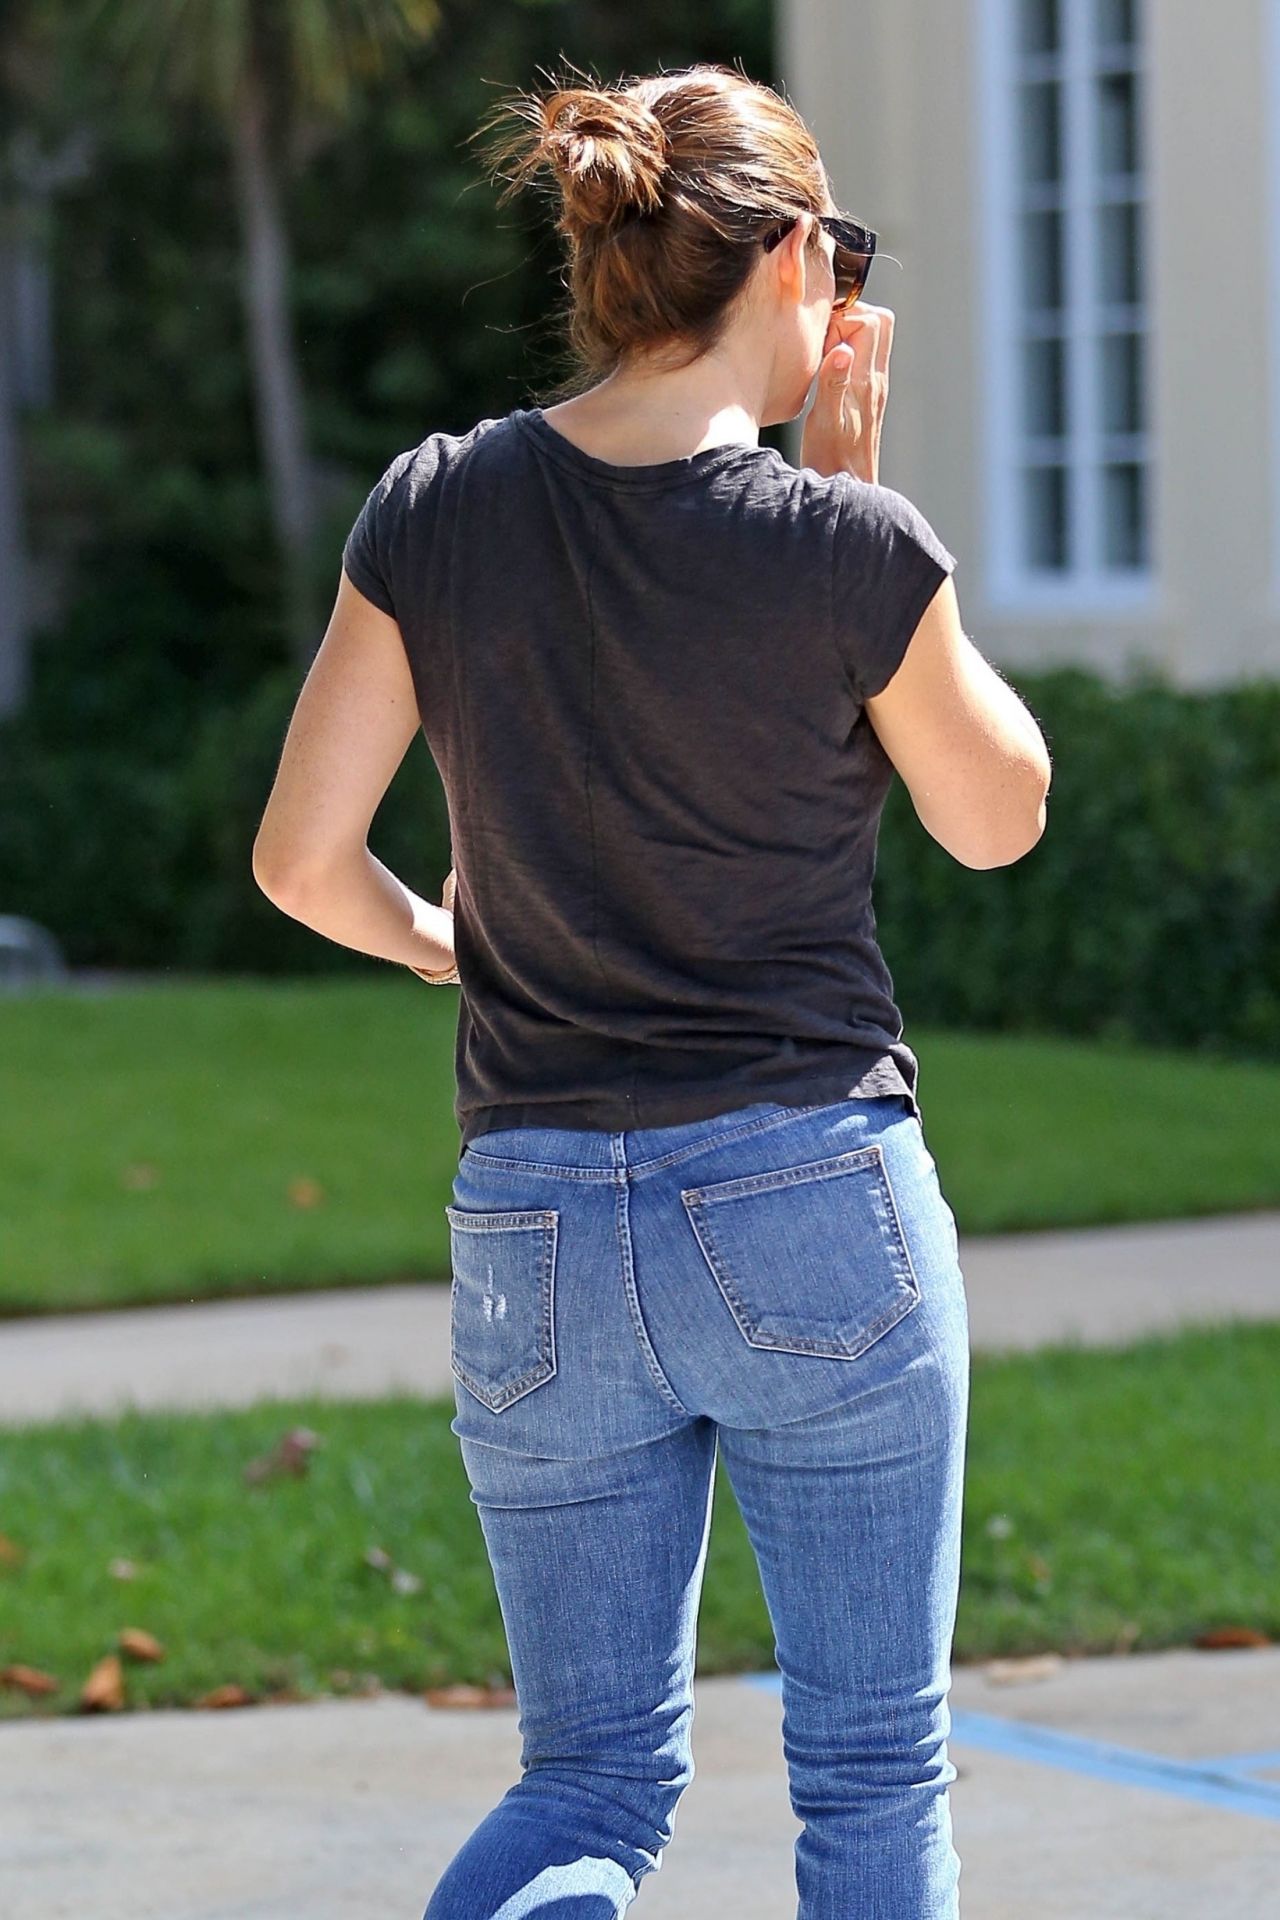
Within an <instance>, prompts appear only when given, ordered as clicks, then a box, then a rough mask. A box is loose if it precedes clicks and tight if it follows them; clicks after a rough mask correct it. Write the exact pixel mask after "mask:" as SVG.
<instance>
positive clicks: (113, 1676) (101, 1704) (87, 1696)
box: [80, 1653, 124, 1713]
mask: <svg viewBox="0 0 1280 1920" xmlns="http://www.w3.org/2000/svg"><path fill="white" fill-rule="evenodd" d="M80 1705H81V1706H82V1707H84V1708H85V1709H86V1710H87V1711H88V1712H90V1713H101V1712H107V1713H113V1712H114V1711H115V1710H116V1708H118V1707H122V1706H123V1705H124V1668H123V1667H122V1666H121V1664H120V1656H119V1654H118V1653H107V1654H104V1655H103V1657H102V1659H101V1660H99V1662H98V1664H97V1666H96V1667H95V1668H94V1669H93V1672H92V1673H91V1674H90V1675H89V1678H88V1679H87V1680H86V1681H85V1683H84V1685H83V1687H82V1688H81V1689H80Z"/></svg>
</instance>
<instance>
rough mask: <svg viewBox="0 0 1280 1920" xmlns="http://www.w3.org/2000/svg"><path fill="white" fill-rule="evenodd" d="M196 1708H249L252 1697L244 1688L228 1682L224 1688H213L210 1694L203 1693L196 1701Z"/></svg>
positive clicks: (233, 1682)
mask: <svg viewBox="0 0 1280 1920" xmlns="http://www.w3.org/2000/svg"><path fill="white" fill-rule="evenodd" d="M196 1705H197V1706H198V1707H215V1708H216V1707H251V1706H252V1705H253V1695H252V1694H251V1693H250V1692H249V1691H248V1690H247V1688H245V1687H241V1686H237V1685H236V1683H235V1681H229V1682H228V1684H227V1685H226V1686H225V1687H215V1688H214V1689H213V1692H212V1693H205V1694H202V1695H201V1696H200V1698H199V1699H198V1700H197V1701H196Z"/></svg>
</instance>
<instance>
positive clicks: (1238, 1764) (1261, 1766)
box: [1200, 1747, 1280, 1773]
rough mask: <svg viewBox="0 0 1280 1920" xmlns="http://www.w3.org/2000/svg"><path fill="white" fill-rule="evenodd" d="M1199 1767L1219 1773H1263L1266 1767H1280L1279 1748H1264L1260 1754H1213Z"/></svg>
mask: <svg viewBox="0 0 1280 1920" xmlns="http://www.w3.org/2000/svg"><path fill="white" fill-rule="evenodd" d="M1200 1765H1201V1766H1202V1767H1213V1768H1214V1769H1215V1770H1216V1771H1217V1772H1219V1773H1264V1772H1265V1771H1266V1770H1267V1768H1268V1767H1280V1747H1270V1748H1266V1749H1264V1750H1263V1751H1262V1752H1261V1753H1213V1754H1210V1755H1208V1757H1207V1758H1206V1759H1204V1760H1202V1761H1201V1762H1200Z"/></svg>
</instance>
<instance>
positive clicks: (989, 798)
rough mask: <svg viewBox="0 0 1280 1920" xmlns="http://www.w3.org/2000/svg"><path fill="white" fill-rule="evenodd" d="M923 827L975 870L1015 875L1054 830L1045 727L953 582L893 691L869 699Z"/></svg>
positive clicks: (937, 601) (937, 598)
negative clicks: (972, 626)
mask: <svg viewBox="0 0 1280 1920" xmlns="http://www.w3.org/2000/svg"><path fill="white" fill-rule="evenodd" d="M864 704H865V708H866V713H867V717H868V719H869V720H870V721H871V724H872V726H873V727H874V728H875V731H876V734H877V736H878V738H879V740H880V744H881V745H882V746H883V748H884V750H885V752H886V753H887V754H888V756H889V758H890V760H892V762H893V764H894V766H895V767H896V768H897V770H898V772H899V773H900V774H901V775H902V778H903V780H904V782H905V783H906V787H907V790H908V792H909V793H910V795H911V799H912V803H913V805H914V806H915V810H916V812H917V814H918V815H919V817H920V820H921V823H922V824H923V826H924V827H925V828H926V829H927V831H928V832H929V833H931V834H932V836H933V838H934V839H935V840H936V841H937V842H938V844H939V845H940V846H943V847H945V848H946V850H947V852H948V853H949V854H951V855H952V856H953V857H954V858H955V859H957V860H959V861H960V862H961V864H962V865H963V866H966V867H1006V866H1009V865H1010V864H1011V863H1012V862H1013V861H1015V860H1020V859H1021V858H1022V856H1023V854H1024V853H1029V852H1030V851H1031V848H1032V847H1033V846H1034V845H1035V844H1036V841H1037V840H1038V839H1039V838H1040V835H1041V834H1042V833H1043V832H1044V826H1045V798H1046V795H1047V794H1048V791H1049V782H1050V779H1051V776H1052V768H1051V765H1050V760H1049V750H1048V748H1047V746H1046V745H1045V741H1044V736H1043V735H1042V733H1041V732H1040V729H1039V727H1038V726H1037V725H1036V722H1035V720H1034V719H1033V718H1032V716H1031V714H1030V713H1029V712H1028V710H1027V708H1026V707H1025V706H1024V705H1023V703H1022V701H1021V700H1020V699H1019V698H1018V695H1017V694H1016V693H1015V692H1014V690H1013V688H1012V687H1011V686H1010V685H1009V684H1008V682H1007V681H1005V680H1003V679H1002V678H1001V677H1000V675H999V674H998V673H997V672H996V670H995V668H994V667H993V666H992V665H991V664H990V662H989V661H987V660H985V659H984V658H983V656H982V654H981V653H979V651H978V649H977V648H976V647H975V646H974V644H973V642H972V641H971V640H970V639H969V638H968V636H967V634H966V633H965V632H964V630H963V628H962V627H961V625H960V606H959V602H958V601H957V598H956V590H955V583H954V582H953V581H952V580H951V578H950V577H949V576H948V578H947V579H945V580H944V581H943V582H942V585H941V586H940V587H939V588H938V591H937V592H936V593H935V594H934V596H933V599H932V600H931V601H930V602H929V604H928V606H927V607H926V608H925V611H924V615H923V617H922V618H921V620H920V623H919V625H918V626H917V627H916V630H915V632H914V634H913V635H912V637H911V639H910V641H909V642H908V645H907V650H906V652H905V654H904V655H903V657H902V661H901V664H900V665H899V666H898V668H897V671H896V672H895V673H894V675H893V677H892V679H891V680H890V681H889V683H888V685H887V686H885V687H884V688H882V689H881V691H880V692H879V693H877V694H875V695H874V696H871V697H869V698H868V699H867V700H866V701H865V703H864Z"/></svg>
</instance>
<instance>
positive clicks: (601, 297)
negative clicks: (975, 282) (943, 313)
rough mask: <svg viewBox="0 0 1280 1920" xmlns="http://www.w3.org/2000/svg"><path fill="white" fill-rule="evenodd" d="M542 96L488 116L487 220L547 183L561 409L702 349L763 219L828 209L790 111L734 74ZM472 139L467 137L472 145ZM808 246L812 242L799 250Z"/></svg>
mask: <svg viewBox="0 0 1280 1920" xmlns="http://www.w3.org/2000/svg"><path fill="white" fill-rule="evenodd" d="M547 78H548V80H549V83H550V84H549V85H548V86H547V87H546V88H545V89H542V90H540V91H535V92H532V93H517V94H514V95H510V96H508V97H507V98H506V99H504V100H503V101H501V102H500V103H499V104H498V106H497V108H496V109H495V110H494V112H493V113H492V114H491V115H490V116H489V118H488V119H487V120H486V121H485V122H484V123H483V124H482V126H481V127H480V128H479V129H478V130H477V132H478V134H480V135H486V134H488V135H494V136H495V137H494V138H493V139H492V140H491V141H490V144H489V148H488V153H489V158H490V161H491V171H492V173H493V175H494V176H495V177H496V178H501V179H505V180H506V182H507V185H506V187H505V189H504V190H503V192H502V193H501V194H500V195H499V199H498V204H499V205H502V204H503V202H504V201H506V200H507V199H509V198H510V197H511V195H512V194H513V193H515V192H516V191H517V190H518V189H519V188H521V187H523V186H525V185H527V184H530V183H531V182H532V181H534V180H535V179H536V178H537V176H538V175H539V174H540V173H541V172H542V170H544V169H545V170H546V171H547V173H549V174H550V175H551V176H552V178H551V181H550V185H551V188H552V192H553V195H554V197H555V198H556V199H557V200H558V202H559V206H560V211H559V217H558V219H557V221H556V227H557V230H558V231H559V232H560V233H561V234H562V235H563V236H564V239H565V241H566V243H567V251H568V267H569V273H568V285H569V293H570V310H569V314H568V328H567V332H568V344H569V347H570V350H571V353H572V355H573V357H574V359H575V360H576V361H577V363H578V366H577V373H576V375H574V376H571V377H570V379H569V380H568V381H566V382H565V383H564V385H563V386H562V387H561V388H560V389H559V391H560V392H561V393H564V394H568V393H569V392H572V391H580V390H581V388H582V387H583V386H585V385H588V384H591V383H593V382H594V381H596V380H599V379H603V378H604V377H605V376H606V375H607V374H609V373H611V372H612V371H613V370H614V368H615V367H617V366H618V364H619V363H620V362H621V361H622V360H623V359H624V358H625V357H626V356H627V355H628V354H631V353H633V352H637V351H649V350H653V349H660V350H662V351H663V352H664V354H665V352H666V351H667V350H669V349H670V348H671V347H672V346H673V345H674V346H676V347H677V349H678V348H679V346H680V345H681V343H683V344H685V345H686V346H687V348H688V353H687V357H686V358H685V359H684V360H683V361H681V363H680V364H682V365H687V364H688V363H689V361H691V360H694V359H696V358H697V357H698V356H699V355H700V354H702V353H705V352H706V350H707V349H708V348H709V347H711V346H713V345H714V344H715V342H716V341H717V340H718V339H719V337H720V335H721V333H722V332H723V330H724V328H725V327H726V325H727V324H728V321H729V318H730V309H731V308H732V306H733V303H734V302H735V300H736V299H737V297H738V295H739V294H740V293H741V292H742V290H743V288H744V287H745V285H746V283H747V280H748V279H749V277H750V275H751V273H752V271H753V269H754V267H755V265H756V262H757V260H758V259H759V258H760V240H761V238H762V237H763V235H764V234H765V233H766V232H767V231H768V227H769V223H770V220H771V219H776V218H778V217H782V218H785V217H786V215H787V214H788V213H798V212H800V211H802V210H804V211H810V212H813V213H825V212H830V211H832V210H833V208H834V205H835V202H834V199H833V196H832V192H831V182H830V179H829V177H828V174H827V171H826V168H825V167H824V165H823V163H822V157H821V155H820V154H819V152H818V147H817V143H816V141H815V140H814V137H813V135H812V134H811V133H810V131H809V129H808V127H807V126H806V125H805V123H804V121H803V120H802V119H801V118H800V116H799V114H798V113H797V112H796V111H795V109H794V107H792V106H791V104H790V103H789V102H788V101H787V100H786V99H785V98H784V97H783V96H782V95H781V94H780V93H777V92H775V91H774V90H773V88H771V87H767V86H764V85H762V84H761V83H760V82H758V81H754V80H749V79H748V78H747V77H746V75H745V74H743V73H740V72H739V71H738V70H737V69H736V68H735V67H728V66H719V65H713V64H709V63H705V62H699V63H698V64H697V65H694V66H689V67H683V68H680V69H677V70H675V71H663V72H661V73H658V74H656V75H653V76H651V77H648V78H643V79H624V80H620V81H619V82H617V83H616V84H615V85H611V86H605V85H603V84H601V83H600V82H599V81H598V80H595V79H594V78H593V77H592V76H590V75H583V76H582V78H583V80H584V81H585V83H586V84H583V85H578V84H576V83H575V78H574V74H573V72H572V71H570V70H569V69H567V68H566V69H565V70H564V71H562V72H561V73H560V74H559V75H558V76H556V75H551V74H548V75H547ZM472 137H475V136H472ZM810 244H811V245H815V246H816V245H817V244H818V240H817V229H816V227H815V230H814V233H813V235H812V236H811V241H810Z"/></svg>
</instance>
